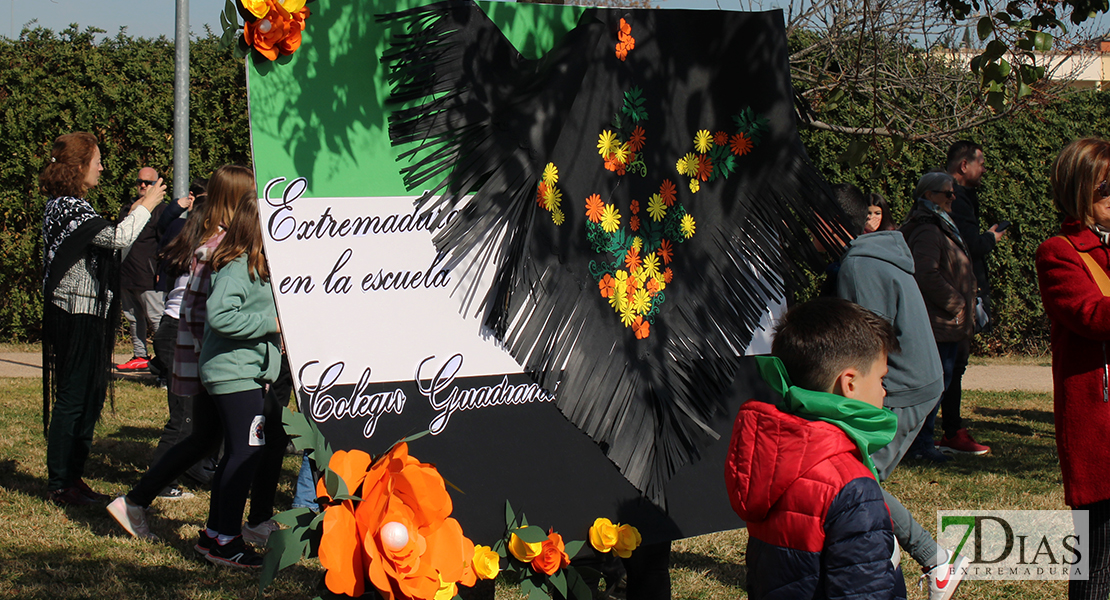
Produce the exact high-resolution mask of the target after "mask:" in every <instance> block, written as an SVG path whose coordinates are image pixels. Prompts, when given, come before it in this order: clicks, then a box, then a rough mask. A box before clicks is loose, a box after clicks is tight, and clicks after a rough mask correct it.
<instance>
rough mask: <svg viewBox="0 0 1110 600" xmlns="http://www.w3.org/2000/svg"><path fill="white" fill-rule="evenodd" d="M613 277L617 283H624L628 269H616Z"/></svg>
mask: <svg viewBox="0 0 1110 600" xmlns="http://www.w3.org/2000/svg"><path fill="white" fill-rule="evenodd" d="M613 279H616V280H617V283H624V282H625V280H626V279H628V271H625V270H624V269H617V272H616V273H614V274H613Z"/></svg>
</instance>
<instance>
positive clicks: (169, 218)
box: [155, 200, 185, 241]
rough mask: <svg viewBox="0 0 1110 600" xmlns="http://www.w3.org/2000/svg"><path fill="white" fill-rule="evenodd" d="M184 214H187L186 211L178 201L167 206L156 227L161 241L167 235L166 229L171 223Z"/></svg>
mask: <svg viewBox="0 0 1110 600" xmlns="http://www.w3.org/2000/svg"><path fill="white" fill-rule="evenodd" d="M183 212H185V209H184V208H182V207H181V205H180V204H178V203H177V200H173V201H171V202H169V203H168V204H167V205H166V207H165V208H164V209H163V210H162V214H161V215H160V216H159V217H158V224H157V225H156V226H155V227H156V229H155V231H157V232H158V239H159V241H160V240H161V239H162V237H163V236H164V235H165V234H166V228H167V227H169V226H170V223H173V222H174V221H175V220H177V218H178V217H180V216H181V213H183ZM171 239H172V238H171Z"/></svg>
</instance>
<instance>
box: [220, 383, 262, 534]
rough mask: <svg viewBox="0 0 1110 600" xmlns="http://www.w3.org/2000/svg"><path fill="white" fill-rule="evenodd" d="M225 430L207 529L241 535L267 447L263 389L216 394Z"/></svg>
mask: <svg viewBox="0 0 1110 600" xmlns="http://www.w3.org/2000/svg"><path fill="white" fill-rule="evenodd" d="M212 399H213V400H214V401H215V404H216V409H217V410H218V411H219V413H220V421H221V422H222V423H223V430H224V455H223V458H221V459H220V464H219V466H217V467H216V474H215V475H213V476H212V499H211V503H210V504H209V507H208V528H209V529H214V530H216V531H217V532H219V533H220V534H221V535H230V536H236V535H239V534H240V532H241V529H242V527H243V509H244V507H246V504H247V493H248V492H249V491H250V487H251V482H253V481H254V473H255V470H256V469H257V468H258V460H259V459H260V458H262V451H263V450H264V449H265V447H266V434H265V427H266V424H265V422H266V418H265V417H264V416H263V398H262V388H255V389H253V390H247V391H245V392H235V393H232V394H213V395H212Z"/></svg>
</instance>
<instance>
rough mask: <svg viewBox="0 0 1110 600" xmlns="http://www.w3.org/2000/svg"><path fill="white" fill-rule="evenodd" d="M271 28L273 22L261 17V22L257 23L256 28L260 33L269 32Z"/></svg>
mask: <svg viewBox="0 0 1110 600" xmlns="http://www.w3.org/2000/svg"><path fill="white" fill-rule="evenodd" d="M273 28H274V24H273V23H271V22H270V20H269V19H262V22H261V23H259V24H258V30H259V31H261V32H262V33H270V30H271V29H273Z"/></svg>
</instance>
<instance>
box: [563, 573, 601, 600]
mask: <svg viewBox="0 0 1110 600" xmlns="http://www.w3.org/2000/svg"><path fill="white" fill-rule="evenodd" d="M566 572H567V586H568V587H569V588H570V595H569V596H568V598H571V599H572V600H592V599H593V591H592V590H591V589H590V586H589V584H587V583H586V580H585V579H582V574H581V573H579V572H578V569H575V568H574V567H568V568H567V569H566ZM598 575H600V573H599V574H598Z"/></svg>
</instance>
